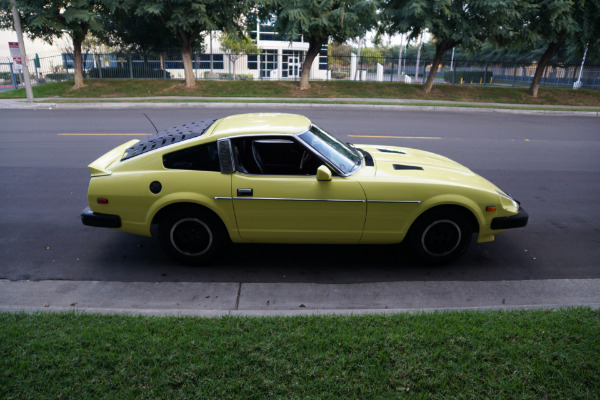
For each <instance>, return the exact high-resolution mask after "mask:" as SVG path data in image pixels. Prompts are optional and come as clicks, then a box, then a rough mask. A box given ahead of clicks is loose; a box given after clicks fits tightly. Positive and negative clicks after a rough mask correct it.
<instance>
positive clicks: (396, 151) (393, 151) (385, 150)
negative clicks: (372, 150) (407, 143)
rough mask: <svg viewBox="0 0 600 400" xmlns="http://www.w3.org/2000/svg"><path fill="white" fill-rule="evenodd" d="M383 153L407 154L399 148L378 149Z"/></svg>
mask: <svg viewBox="0 0 600 400" xmlns="http://www.w3.org/2000/svg"><path fill="white" fill-rule="evenodd" d="M377 150H379V151H380V152H382V153H393V154H406V153H405V152H403V151H398V150H389V149H377Z"/></svg>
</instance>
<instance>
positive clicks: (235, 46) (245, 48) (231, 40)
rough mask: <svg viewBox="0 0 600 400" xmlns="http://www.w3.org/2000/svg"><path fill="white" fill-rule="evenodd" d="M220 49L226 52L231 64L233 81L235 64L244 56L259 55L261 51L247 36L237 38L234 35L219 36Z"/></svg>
mask: <svg viewBox="0 0 600 400" xmlns="http://www.w3.org/2000/svg"><path fill="white" fill-rule="evenodd" d="M221 48H223V49H225V50H227V52H228V54H227V58H229V61H231V63H232V64H233V73H232V75H233V79H234V80H235V63H236V61H237V60H238V59H239V58H240V57H241V56H243V55H244V54H249V55H254V54H259V53H260V52H261V49H260V48H258V47H256V43H254V41H253V40H252V39H251V38H250V37H249V36H248V35H243V36H241V37H240V36H239V35H237V34H236V33H225V34H223V35H222V36H221Z"/></svg>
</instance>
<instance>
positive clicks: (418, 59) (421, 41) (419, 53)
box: [415, 34, 423, 83]
mask: <svg viewBox="0 0 600 400" xmlns="http://www.w3.org/2000/svg"><path fill="white" fill-rule="evenodd" d="M421 46H423V34H421V36H420V37H419V49H418V50H417V67H416V72H415V83H417V81H418V80H419V61H420V60H421Z"/></svg>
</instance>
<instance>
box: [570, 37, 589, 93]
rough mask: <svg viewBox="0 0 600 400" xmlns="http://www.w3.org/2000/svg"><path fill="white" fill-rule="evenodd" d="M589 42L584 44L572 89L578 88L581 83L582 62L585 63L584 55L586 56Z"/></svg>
mask: <svg viewBox="0 0 600 400" xmlns="http://www.w3.org/2000/svg"><path fill="white" fill-rule="evenodd" d="M589 44H590V43H589V42H588V43H587V44H586V45H585V51H584V52H583V60H581V68H579V77H578V78H577V82H575V83H574V84H573V89H579V88H580V87H581V86H582V83H581V74H582V72H583V64H585V56H587V51H588V46H589Z"/></svg>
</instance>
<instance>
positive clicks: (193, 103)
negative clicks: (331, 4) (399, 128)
mask: <svg viewBox="0 0 600 400" xmlns="http://www.w3.org/2000/svg"><path fill="white" fill-rule="evenodd" d="M340 102H344V103H340ZM345 102H350V103H355V104H347V103H345ZM361 103H383V104H361ZM257 105H260V107H263V108H265V109H269V110H271V111H272V110H281V109H288V108H295V109H297V108H301V109H302V108H304V109H310V108H319V109H323V108H360V109H372V110H395V111H397V110H402V111H430V112H431V111H434V112H435V111H442V112H459V113H474V112H496V113H498V112H499V113H507V114H531V115H553V116H586V117H600V111H598V108H594V107H574V106H546V105H540V106H538V105H530V104H501V103H468V102H454V101H443V100H415V99H372V98H267V97H235V98H232V97H181V96H173V97H142V98H135V97H123V98H98V99H91V98H40V99H35V101H34V102H33V103H28V102H27V101H26V100H24V99H0V109H10V110H19V109H20V110H23V109H26V110H48V109H51V110H53V109H61V110H70V109H123V108H129V109H131V108H146V109H147V108H244V107H254V108H255V107H256V106H257ZM561 108H563V109H564V108H569V109H574V110H570V111H561V110H560V109H561ZM590 109H593V110H592V111H590Z"/></svg>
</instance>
